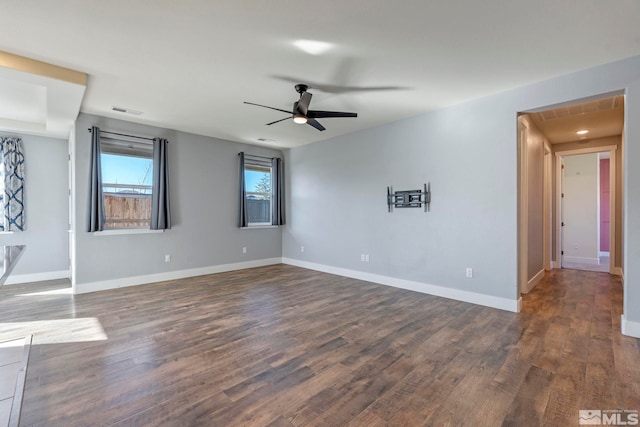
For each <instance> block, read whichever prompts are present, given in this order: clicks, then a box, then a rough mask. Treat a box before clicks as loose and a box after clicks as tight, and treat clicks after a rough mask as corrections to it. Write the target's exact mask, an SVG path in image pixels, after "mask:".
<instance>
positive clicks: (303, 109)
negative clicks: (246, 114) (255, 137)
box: [244, 83, 358, 131]
mask: <svg viewBox="0 0 640 427" xmlns="http://www.w3.org/2000/svg"><path fill="white" fill-rule="evenodd" d="M295 88H296V92H298V93H299V94H300V99H299V100H298V101H296V102H294V103H293V110H292V111H287V110H282V109H280V108H275V107H269V106H267V105H260V104H254V103H253V102H246V101H245V102H244V103H245V104H249V105H255V106H257V107H263V108H269V109H270V110H276V111H281V112H283V113H287V114H291V117H285V118H284V119H280V120H276V121H275V122H271V123H267V126H271V125H272V124H274V123H278V122H282V121H284V120H288V119H290V118H293V121H294V122H296V123H298V124H305V123H306V124H308V125H310V126H313V127H314V128H316V129H318V130H319V131H323V130H325V127H324V126H322V125H321V124H320V122H318V121H317V120H316V119H324V118H329V117H358V114H357V113H343V112H341V111H319V110H309V103H310V102H311V97H312V96H313V95H312V94H311V93H309V92H307V89H309V86H308V85H305V84H302V83H299V84H297V85H296V86H295Z"/></svg>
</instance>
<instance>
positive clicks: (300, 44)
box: [293, 40, 333, 55]
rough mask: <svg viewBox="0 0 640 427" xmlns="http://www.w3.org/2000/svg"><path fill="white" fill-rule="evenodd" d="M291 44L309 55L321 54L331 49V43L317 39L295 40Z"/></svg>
mask: <svg viewBox="0 0 640 427" xmlns="http://www.w3.org/2000/svg"><path fill="white" fill-rule="evenodd" d="M293 45H294V46H295V47H297V48H298V49H300V50H303V51H305V52H307V53H308V54H311V55H321V54H323V53H325V52H326V51H328V50H329V49H331V47H332V46H333V45H332V44H331V43H327V42H321V41H317V40H296V41H295V42H293Z"/></svg>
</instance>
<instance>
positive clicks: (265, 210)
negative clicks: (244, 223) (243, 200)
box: [244, 165, 271, 225]
mask: <svg viewBox="0 0 640 427" xmlns="http://www.w3.org/2000/svg"><path fill="white" fill-rule="evenodd" d="M244 179H245V190H246V194H247V214H248V217H249V225H267V224H268V225H271V167H270V166H259V165H245V168H244Z"/></svg>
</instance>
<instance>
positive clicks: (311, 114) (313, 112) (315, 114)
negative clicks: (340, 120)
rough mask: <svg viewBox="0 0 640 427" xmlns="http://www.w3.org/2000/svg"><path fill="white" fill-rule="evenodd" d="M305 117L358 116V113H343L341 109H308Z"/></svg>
mask: <svg viewBox="0 0 640 427" xmlns="http://www.w3.org/2000/svg"><path fill="white" fill-rule="evenodd" d="M307 117H309V118H312V119H322V118H326V117H358V113H343V112H341V111H317V110H309V111H308V112H307Z"/></svg>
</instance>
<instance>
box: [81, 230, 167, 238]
mask: <svg viewBox="0 0 640 427" xmlns="http://www.w3.org/2000/svg"><path fill="white" fill-rule="evenodd" d="M164 231H165V230H150V229H148V228H115V229H109V230H103V231H94V232H93V235H94V236H117V235H121V234H159V233H164Z"/></svg>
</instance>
